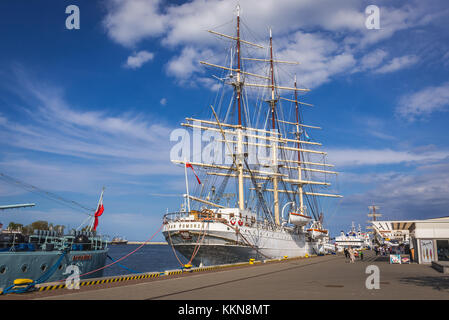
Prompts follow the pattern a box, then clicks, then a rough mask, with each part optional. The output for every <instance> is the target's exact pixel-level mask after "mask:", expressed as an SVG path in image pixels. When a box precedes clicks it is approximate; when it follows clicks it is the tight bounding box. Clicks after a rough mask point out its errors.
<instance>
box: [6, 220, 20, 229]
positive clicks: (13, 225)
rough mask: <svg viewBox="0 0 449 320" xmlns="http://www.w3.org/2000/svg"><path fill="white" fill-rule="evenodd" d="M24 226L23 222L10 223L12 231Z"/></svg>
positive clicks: (9, 227)
mask: <svg viewBox="0 0 449 320" xmlns="http://www.w3.org/2000/svg"><path fill="white" fill-rule="evenodd" d="M22 228H23V224H21V223H15V222H12V221H11V222H10V223H9V224H8V230H11V231H21V230H22Z"/></svg>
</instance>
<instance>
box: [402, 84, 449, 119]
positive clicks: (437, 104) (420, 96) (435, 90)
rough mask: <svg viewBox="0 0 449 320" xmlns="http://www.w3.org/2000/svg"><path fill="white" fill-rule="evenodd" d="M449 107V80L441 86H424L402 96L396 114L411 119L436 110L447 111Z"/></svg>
mask: <svg viewBox="0 0 449 320" xmlns="http://www.w3.org/2000/svg"><path fill="white" fill-rule="evenodd" d="M448 107H449V82H446V83H443V84H442V85H440V86H431V87H427V88H424V89H422V90H420V91H418V92H415V93H413V94H407V95H404V96H403V97H401V98H400V100H399V103H398V106H397V107H396V114H397V115H399V116H400V117H402V118H405V119H407V120H409V121H414V120H416V119H417V118H419V117H427V116H429V115H430V114H431V113H433V112H436V111H445V110H447V108H448Z"/></svg>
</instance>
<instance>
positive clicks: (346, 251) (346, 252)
mask: <svg viewBox="0 0 449 320" xmlns="http://www.w3.org/2000/svg"><path fill="white" fill-rule="evenodd" d="M343 251H344V253H345V259H346V260H347V259H348V256H349V252H348V248H344V249H343Z"/></svg>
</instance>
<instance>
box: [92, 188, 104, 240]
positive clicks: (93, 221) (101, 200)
mask: <svg viewBox="0 0 449 320" xmlns="http://www.w3.org/2000/svg"><path fill="white" fill-rule="evenodd" d="M104 189H105V188H104V186H103V188H102V189H101V194H100V198H99V199H98V204H97V209H96V210H98V208H99V207H100V204H101V203H103V193H104ZM94 223H95V215H94V216H93V217H92V221H91V223H90V230H91V231H92V229H93V228H94Z"/></svg>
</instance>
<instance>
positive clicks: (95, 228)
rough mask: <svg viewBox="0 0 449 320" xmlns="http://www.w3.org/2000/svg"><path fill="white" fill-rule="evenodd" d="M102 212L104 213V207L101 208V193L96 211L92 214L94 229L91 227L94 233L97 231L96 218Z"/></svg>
mask: <svg viewBox="0 0 449 320" xmlns="http://www.w3.org/2000/svg"><path fill="white" fill-rule="evenodd" d="M103 211H104V207H103V193H101V197H100V201H99V202H98V207H97V211H95V214H94V217H95V221H94V227H93V230H94V231H95V230H97V226H98V217H99V216H101V215H102V214H103Z"/></svg>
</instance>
